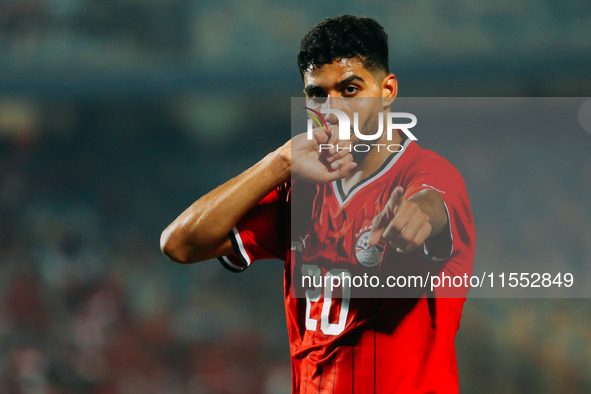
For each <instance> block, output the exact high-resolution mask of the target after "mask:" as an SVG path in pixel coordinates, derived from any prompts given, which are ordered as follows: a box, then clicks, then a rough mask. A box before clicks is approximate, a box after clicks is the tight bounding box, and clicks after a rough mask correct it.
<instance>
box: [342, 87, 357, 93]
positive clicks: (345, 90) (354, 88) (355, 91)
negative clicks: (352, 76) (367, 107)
mask: <svg viewBox="0 0 591 394" xmlns="http://www.w3.org/2000/svg"><path fill="white" fill-rule="evenodd" d="M358 90H359V89H358V88H357V86H347V87H346V88H345V89H344V92H345V93H346V94H355V93H357V91H358Z"/></svg>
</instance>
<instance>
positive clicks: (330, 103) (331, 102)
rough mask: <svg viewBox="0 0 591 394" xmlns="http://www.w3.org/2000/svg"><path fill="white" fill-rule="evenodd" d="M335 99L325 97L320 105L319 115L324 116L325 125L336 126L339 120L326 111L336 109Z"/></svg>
mask: <svg viewBox="0 0 591 394" xmlns="http://www.w3.org/2000/svg"><path fill="white" fill-rule="evenodd" d="M335 101H336V100H335V98H334V97H330V96H329V97H327V98H326V100H325V101H324V102H323V103H322V105H321V107H320V113H321V114H322V116H324V119H325V120H326V123H332V124H338V123H339V118H338V116H337V115H336V114H334V113H332V112H328V110H332V109H336V108H335V104H336V102H335Z"/></svg>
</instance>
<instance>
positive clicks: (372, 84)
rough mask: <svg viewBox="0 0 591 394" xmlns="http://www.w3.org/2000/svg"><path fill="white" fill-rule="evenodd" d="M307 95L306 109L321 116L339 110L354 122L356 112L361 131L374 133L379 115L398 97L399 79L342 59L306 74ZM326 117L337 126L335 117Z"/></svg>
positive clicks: (330, 115) (353, 60)
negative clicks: (314, 111) (312, 110)
mask: <svg viewBox="0 0 591 394" xmlns="http://www.w3.org/2000/svg"><path fill="white" fill-rule="evenodd" d="M304 93H305V95H306V98H307V100H306V101H307V106H308V107H310V108H314V109H316V110H317V111H319V112H320V113H323V112H324V111H325V110H326V109H338V110H341V111H343V112H344V113H346V114H347V115H348V116H349V119H350V120H351V122H353V113H354V112H357V113H358V116H359V122H358V125H359V130H360V131H361V132H362V133H363V134H374V133H375V132H376V130H377V128H378V123H377V121H378V116H377V115H378V113H379V112H382V111H383V110H384V103H386V102H388V100H389V99H392V98H394V97H395V96H396V79H395V78H394V75H392V74H388V75H386V74H385V73H383V72H370V71H368V70H367V69H366V68H365V67H364V65H363V62H362V61H361V60H359V59H357V58H350V59H341V60H339V61H335V62H332V63H330V64H324V65H322V66H321V67H315V68H313V69H311V70H310V71H307V72H306V73H304ZM365 98H367V99H365ZM384 98H385V99H384ZM388 104H389V103H388ZM323 115H324V116H325V119H326V121H327V122H328V123H329V124H337V122H338V119H337V117H336V115H334V114H325V112H324V113H323ZM352 138H354V137H352Z"/></svg>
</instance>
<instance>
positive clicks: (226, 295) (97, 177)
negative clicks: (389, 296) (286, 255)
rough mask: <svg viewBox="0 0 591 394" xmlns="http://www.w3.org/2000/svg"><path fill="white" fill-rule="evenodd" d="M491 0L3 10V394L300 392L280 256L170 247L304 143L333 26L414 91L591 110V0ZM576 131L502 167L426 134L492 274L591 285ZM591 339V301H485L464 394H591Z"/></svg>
mask: <svg viewBox="0 0 591 394" xmlns="http://www.w3.org/2000/svg"><path fill="white" fill-rule="evenodd" d="M492 4H493V3H490V2H473V1H468V0H455V1H452V2H445V5H443V3H439V2H424V3H409V2H396V1H395V2H390V3H389V4H387V5H384V4H379V3H378V2H368V4H366V5H364V6H362V5H360V4H356V3H355V2H352V1H345V2H339V3H338V4H337V3H336V2H326V4H325V3H322V4H317V3H313V2H303V3H302V4H301V5H298V6H295V5H291V3H287V2H267V1H262V0H257V1H252V2H248V3H246V2H229V1H222V2H218V1H215V2H214V1H199V2H198V1H180V0H176V1H167V2H162V1H157V0H150V1H146V0H145V1H141V2H140V1H132V0H102V1H100V2H98V1H90V0H84V1H82V0H79V1H73V0H20V1H19V0H0V58H1V59H2V62H0V262H1V264H2V265H1V266H2V273H1V274H0V392H3V393H4V392H6V393H122V394H127V393H282V392H289V384H290V383H289V382H290V380H289V379H290V378H289V356H288V344H287V335H286V328H285V322H284V315H283V313H284V312H283V306H282V272H281V269H282V267H281V264H280V263H277V262H265V263H260V264H258V265H257V266H255V267H252V269H249V271H251V272H248V273H244V274H242V275H233V274H231V273H228V272H226V271H224V270H223V269H222V268H221V267H220V266H219V264H217V263H216V262H208V263H204V264H200V265H197V266H181V265H176V264H174V263H171V262H169V261H167V260H166V258H165V257H164V256H163V255H162V254H161V253H160V251H159V248H158V238H159V235H160V232H161V231H162V229H163V228H164V226H166V224H168V222H169V221H170V220H172V219H173V218H174V216H175V215H176V214H178V213H179V212H180V211H181V210H182V209H184V207H186V206H187V205H189V204H190V203H191V202H192V201H193V200H194V199H196V198H197V197H199V196H200V195H201V194H203V193H204V192H206V191H207V190H209V189H211V188H212V187H215V186H216V185H217V184H219V183H220V182H222V181H224V180H225V179H227V178H229V177H231V176H233V175H235V174H236V173H237V172H238V171H240V170H241V169H243V168H245V167H246V166H248V165H250V164H252V163H253V162H255V161H256V160H258V158H260V157H262V156H263V155H264V154H265V153H266V152H268V151H270V150H271V149H274V147H276V146H278V145H279V144H280V143H282V142H283V141H284V140H286V139H287V138H289V105H290V103H289V97H290V96H297V95H299V94H300V81H299V77H298V76H297V70H296V67H295V53H296V48H297V46H298V43H299V39H300V38H301V36H302V35H303V34H304V33H305V31H306V30H307V28H308V27H310V26H312V25H313V24H314V23H316V22H317V21H318V20H320V19H322V18H323V17H324V16H332V15H336V14H341V13H344V12H350V13H356V14H366V15H369V16H375V17H377V18H378V19H379V20H380V21H381V22H382V23H383V24H384V25H385V26H386V30H387V31H388V33H389V34H390V37H391V41H392V43H393V52H394V53H395V54H393V55H392V59H393V62H392V63H393V64H392V66H393V68H394V70H395V71H396V73H397V75H399V79H400V80H401V81H402V82H401V83H402V87H403V89H406V90H404V91H403V94H404V93H405V92H406V93H405V94H408V95H415V96H421V95H423V96H461V95H466V96H485V95H499V96H503V95H507V96H528V95H539V96H553V95H564V96H570V95H573V96H576V95H581V96H591V78H590V76H589V72H588V70H589V69H590V68H589V65H591V56H590V55H589V54H590V53H591V52H590V51H589V37H591V32H590V30H591V25H590V24H589V23H588V20H589V16H591V6H590V5H589V3H588V2H586V1H568V2H560V3H557V2H554V1H550V0H544V1H539V0H538V1H535V0H519V1H501V2H495V4H494V6H493V5H492ZM310 9H313V10H314V12H311V11H309V10H310ZM261 15H265V21H266V23H260V18H261ZM384 15H391V17H384ZM501 27H502V28H501ZM253 54H256V55H253ZM397 70H400V71H397ZM549 74H551V75H552V78H547V75H549ZM581 133H582V134H581V135H580V136H577V137H576V138H574V137H573V138H559V137H560V135H559V131H557V132H556V134H554V133H552V134H548V135H542V136H533V135H525V136H521V137H519V136H517V137H516V139H514V140H513V144H514V145H513V146H514V148H513V149H514V151H512V152H511V154H510V155H507V156H504V157H503V158H502V160H500V159H499V157H498V156H497V155H495V152H494V151H493V150H487V149H483V148H482V145H480V147H475V144H473V142H474V140H472V141H471V140H470V138H461V137H462V136H461V135H456V136H454V137H453V141H452V138H451V137H449V138H443V137H441V136H439V139H437V137H433V140H430V141H431V142H430V143H428V146H427V147H429V148H434V149H438V148H441V149H443V153H444V154H445V155H446V156H449V155H451V156H453V159H452V161H453V162H454V164H456V166H457V167H458V168H459V169H460V171H461V172H462V174H463V175H464V177H465V178H466V180H467V183H468V189H469V193H470V197H471V200H472V205H473V210H474V214H475V218H476V225H477V235H478V244H477V259H476V264H478V262H479V259H480V260H487V262H488V263H489V264H495V262H499V264H500V265H502V266H503V267H511V266H512V265H519V264H521V262H520V261H522V260H530V261H539V262H540V265H541V266H543V267H546V268H548V269H550V268H552V269H555V268H556V266H557V265H559V266H560V267H564V269H572V268H573V267H577V269H578V271H577V272H580V275H581V276H582V277H583V278H585V277H586V278H588V277H589V272H588V271H589V268H588V267H587V266H588V264H589V263H590V262H591V248H590V247H589V243H588V240H589V239H591V211H590V207H589V201H590V200H591V183H590V182H589V179H591V161H590V160H589V159H588V154H587V152H588V149H589V147H590V142H589V139H590V137H591V136H590V135H585V134H583V132H581ZM474 138H477V137H474ZM547 141H556V142H555V144H554V145H552V147H549V145H547V144H545V142H547ZM451 142H453V144H452V143H451ZM485 143H486V144H489V146H490V145H494V144H495V143H497V142H495V140H491V141H487V140H485ZM441 149H438V150H441ZM515 169H519V171H516V170H515ZM532 191H534V192H536V193H537V194H536V195H538V196H541V197H540V198H539V199H537V200H532V199H530V198H528V196H531V195H532V194H531V193H532ZM520 218H523V220H520ZM589 327H591V306H590V305H589V303H588V302H587V300H585V299H583V300H576V299H558V300H553V299H542V300H540V299H521V300H517V299H504V300H499V299H480V300H476V299H474V300H469V301H468V302H467V304H466V308H465V312H464V318H463V320H462V326H461V330H460V332H459V334H458V340H457V346H458V359H459V367H460V375H461V376H460V382H461V386H460V387H462V390H463V391H464V392H467V393H470V392H478V393H498V392H506V393H523V392H537V393H557V392H568V393H579V392H580V393H584V392H590V391H591V378H590V376H591V334H590V333H591V331H590V330H589Z"/></svg>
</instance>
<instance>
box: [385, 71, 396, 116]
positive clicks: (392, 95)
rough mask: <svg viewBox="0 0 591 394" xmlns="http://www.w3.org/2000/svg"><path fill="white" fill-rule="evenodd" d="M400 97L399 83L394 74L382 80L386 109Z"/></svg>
mask: <svg viewBox="0 0 591 394" xmlns="http://www.w3.org/2000/svg"><path fill="white" fill-rule="evenodd" d="M397 95H398V81H397V80H396V76H395V75H394V74H391V73H390V74H388V75H386V76H385V77H384V79H382V97H383V100H382V101H383V103H384V109H386V108H388V107H390V105H392V103H393V102H394V100H395V99H396V96H397Z"/></svg>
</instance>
